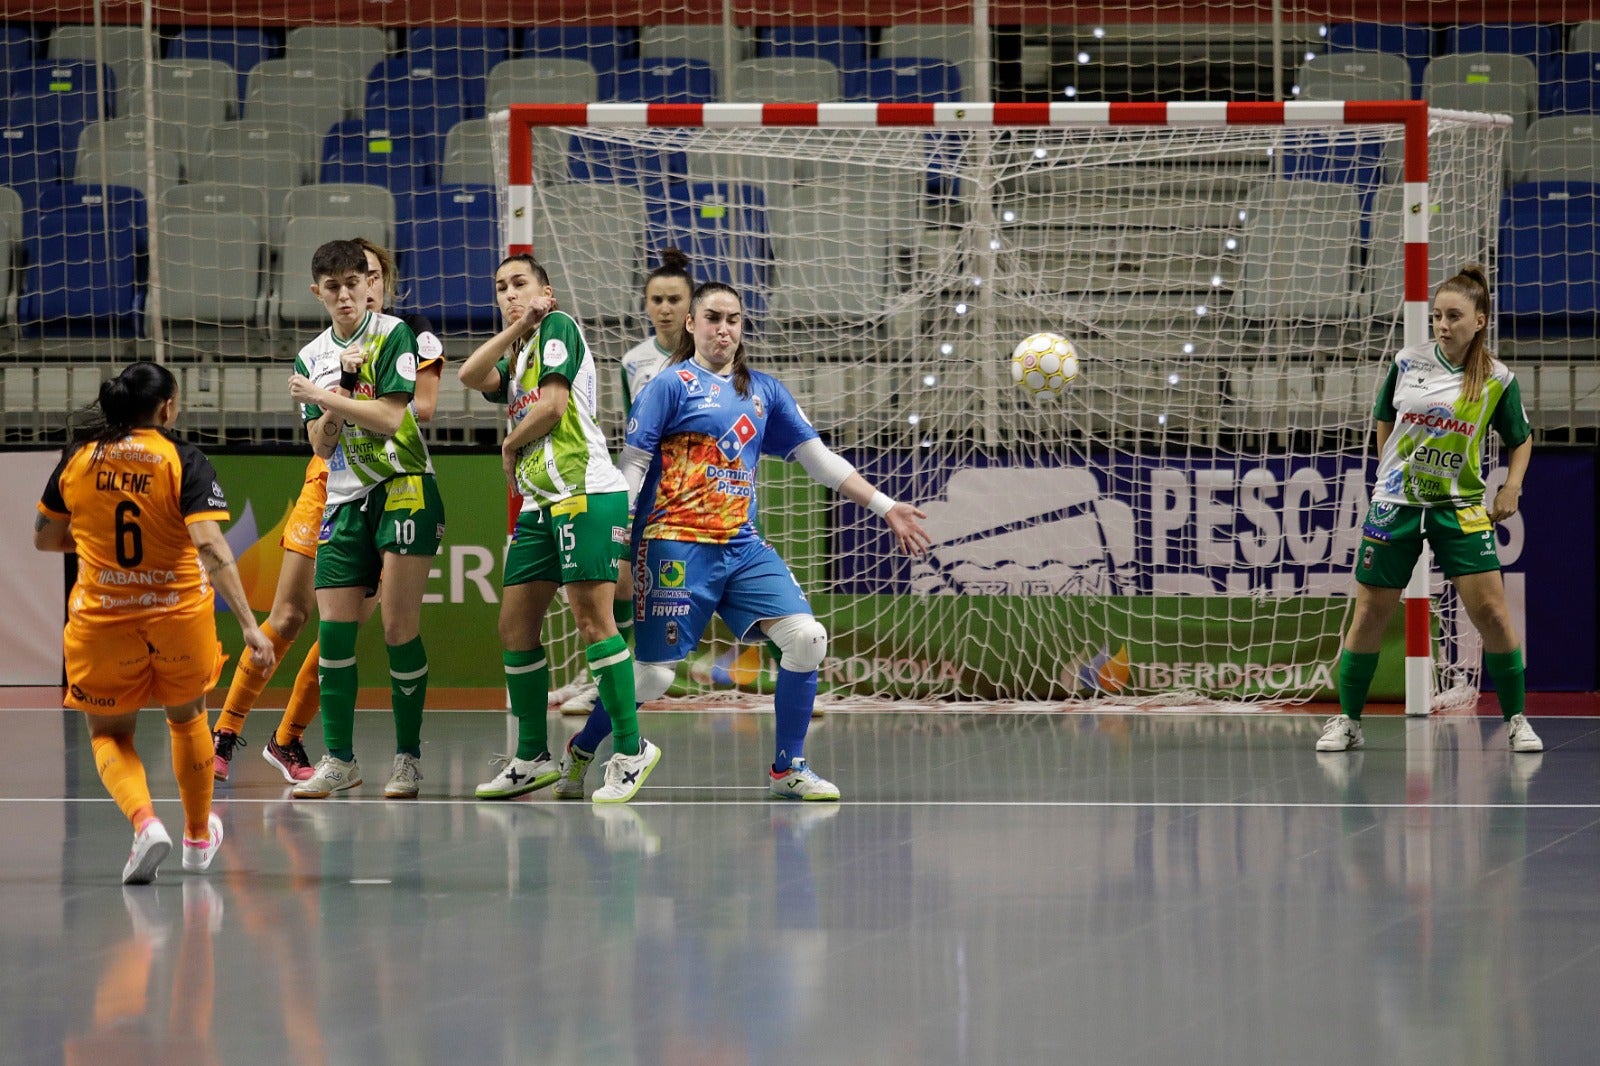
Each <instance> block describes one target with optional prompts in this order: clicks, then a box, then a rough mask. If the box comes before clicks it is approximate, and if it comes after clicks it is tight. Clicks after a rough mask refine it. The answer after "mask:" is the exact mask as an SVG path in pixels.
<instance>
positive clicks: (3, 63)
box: [0, 22, 34, 80]
mask: <svg viewBox="0 0 1600 1066" xmlns="http://www.w3.org/2000/svg"><path fill="white" fill-rule="evenodd" d="M33 50H34V41H33V31H32V30H30V29H29V28H28V27H26V26H21V25H17V24H15V23H10V22H8V23H4V24H0V78H4V79H6V80H9V79H10V76H11V72H12V71H14V70H17V69H19V68H21V67H25V66H27V65H28V64H29V63H32V62H33Z"/></svg>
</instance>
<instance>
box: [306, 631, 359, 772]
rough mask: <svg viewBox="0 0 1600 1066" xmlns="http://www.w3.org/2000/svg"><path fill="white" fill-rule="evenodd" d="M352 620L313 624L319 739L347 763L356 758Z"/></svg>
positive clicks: (354, 633)
mask: <svg viewBox="0 0 1600 1066" xmlns="http://www.w3.org/2000/svg"><path fill="white" fill-rule="evenodd" d="M359 629H360V626H359V625H358V624H357V623H355V622H329V621H326V620H324V621H321V622H319V623H317V641H318V643H319V644H320V647H319V648H318V650H317V681H318V682H319V683H320V684H321V686H322V698H321V701H320V704H321V709H322V740H323V743H324V744H326V745H327V746H328V754H329V755H332V756H333V757H334V758H335V759H343V760H344V761H345V762H349V761H350V760H351V759H354V758H355V757H356V754H355V741H354V739H353V738H354V736H355V731H356V680H357V679H356V632H357V631H358V630H359Z"/></svg>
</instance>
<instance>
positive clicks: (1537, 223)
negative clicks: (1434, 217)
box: [1496, 182, 1600, 332]
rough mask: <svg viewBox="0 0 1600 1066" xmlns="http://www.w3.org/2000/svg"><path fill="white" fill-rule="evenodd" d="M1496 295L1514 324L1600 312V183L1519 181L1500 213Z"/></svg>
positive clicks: (1532, 326) (1535, 324) (1527, 327)
mask: <svg viewBox="0 0 1600 1066" xmlns="http://www.w3.org/2000/svg"><path fill="white" fill-rule="evenodd" d="M1498 280H1499V285H1498V286H1497V290H1496V291H1497V294H1498V295H1497V299H1498V302H1499V304H1500V313H1501V315H1502V316H1503V317H1504V318H1506V319H1509V320H1510V321H1511V325H1512V326H1513V328H1514V329H1516V328H1521V329H1523V330H1524V331H1532V332H1543V331H1545V330H1546V329H1548V328H1549V327H1550V326H1551V325H1552V324H1553V323H1554V322H1555V320H1558V319H1566V320H1569V321H1570V320H1573V319H1580V320H1587V322H1588V325H1590V326H1591V327H1592V325H1593V323H1594V320H1595V319H1596V317H1597V316H1600V185H1593V184H1589V183H1587V182H1530V183H1527V184H1523V185H1514V186H1512V187H1511V190H1510V192H1509V193H1508V194H1507V195H1506V199H1505V202H1504V204H1503V206H1502V208H1501V214H1500V270H1499V279H1498Z"/></svg>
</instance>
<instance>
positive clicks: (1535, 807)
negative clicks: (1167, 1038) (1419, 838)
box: [0, 786, 1600, 811]
mask: <svg viewBox="0 0 1600 1066" xmlns="http://www.w3.org/2000/svg"><path fill="white" fill-rule="evenodd" d="M678 787H680V788H689V786H678ZM718 787H720V788H723V789H726V790H729V791H734V790H735V789H734V787H733V786H718ZM736 790H737V791H741V792H742V791H751V792H753V791H755V790H754V789H748V790H746V789H743V788H739V789H736ZM692 791H705V790H704V789H692ZM113 802H114V801H113V800H112V799H111V797H109V796H106V797H103V798H102V797H95V796H62V797H54V796H9V797H0V804H3V803H113ZM157 802H161V803H177V802H178V800H177V797H161V798H158V800H157ZM287 802H289V801H288V800H283V799H255V798H252V797H240V798H238V799H225V800H217V801H216V804H217V806H219V807H226V806H229V805H241V806H242V805H266V804H269V803H270V804H279V803H287ZM303 802H304V801H302V803H303ZM300 806H301V804H300V803H296V804H295V807H297V808H298V807H300ZM373 806H381V807H390V808H393V809H395V810H404V809H405V808H407V807H414V806H433V807H482V808H484V809H486V810H495V809H504V810H528V809H536V810H559V809H561V808H563V807H571V808H575V809H578V810H582V809H584V808H586V807H587V808H591V809H592V808H593V806H594V804H592V803H589V802H584V803H574V802H571V801H567V802H555V801H549V802H534V803H527V802H523V803H485V802H484V801H482V800H477V799H471V798H465V797H464V798H449V797H442V798H438V799H425V798H418V799H414V800H405V801H404V802H403V803H401V802H396V801H395V800H386V799H382V798H370V799H364V798H361V797H356V796H345V797H342V798H340V799H336V800H313V801H311V803H309V804H306V806H305V809H306V810H308V811H309V810H337V809H339V808H340V807H373ZM628 806H629V807H652V808H662V807H760V808H762V809H764V810H791V809H792V810H811V809H827V805H825V804H819V803H811V804H801V803H799V802H797V801H793V800H779V799H772V800H769V799H766V798H765V797H761V798H751V799H743V800H741V799H725V800H715V799H708V800H696V799H683V800H633V801H632V802H630V803H629V804H628ZM838 806H839V807H842V808H846V809H848V808H851V807H940V808H952V807H955V808H966V807H970V808H974V809H981V808H991V807H992V808H1000V809H1004V808H1008V807H1082V808H1085V809H1107V810H1119V809H1124V808H1126V809H1141V810H1144V809H1152V808H1154V809H1162V808H1173V809H1178V810H1208V809H1215V810H1251V809H1260V810H1313V811H1314V810H1328V811H1338V810H1371V811H1420V810H1430V811H1600V802H1595V803H1405V802H1395V803H1340V802H1337V801H1335V800H1327V801H1322V802H1292V803H1288V802H1286V803H1272V802H1269V801H1265V800H1210V801H1205V800H855V799H847V800H845V801H844V802H842V803H840V804H838Z"/></svg>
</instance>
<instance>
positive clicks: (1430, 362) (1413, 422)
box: [1372, 341, 1532, 508]
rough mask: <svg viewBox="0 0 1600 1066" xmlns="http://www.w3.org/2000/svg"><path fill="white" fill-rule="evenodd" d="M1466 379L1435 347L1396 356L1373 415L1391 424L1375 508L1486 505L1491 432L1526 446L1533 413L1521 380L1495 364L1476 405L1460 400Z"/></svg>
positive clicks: (1511, 444)
mask: <svg viewBox="0 0 1600 1066" xmlns="http://www.w3.org/2000/svg"><path fill="white" fill-rule="evenodd" d="M1462 377H1463V374H1462V370H1461V368H1460V367H1458V366H1453V365H1452V364H1451V363H1450V361H1449V360H1448V359H1446V358H1445V357H1444V353H1443V352H1442V351H1440V350H1439V346H1438V344H1436V343H1434V342H1433V341H1429V342H1428V343H1426V344H1414V345H1412V346H1411V347H1409V348H1402V349H1401V350H1400V351H1399V352H1397V353H1395V357H1394V362H1393V363H1391V364H1390V365H1389V376H1388V377H1386V378H1384V381H1383V387H1382V388H1381V389H1379V390H1378V402H1377V403H1376V404H1374V405H1373V408H1372V415H1373V417H1374V418H1376V419H1377V420H1378V421H1380V422H1392V423H1394V432H1393V433H1391V434H1389V439H1388V441H1387V442H1385V444H1384V446H1383V454H1381V455H1379V456H1378V478H1377V486H1376V488H1375V489H1374V490H1373V493H1372V499H1373V502H1374V503H1402V504H1409V505H1411V506H1413V507H1455V508H1460V507H1474V506H1479V505H1481V504H1482V503H1483V491H1484V485H1483V444H1484V437H1485V435H1486V434H1487V433H1488V431H1489V429H1490V427H1493V428H1494V431H1495V432H1496V433H1498V434H1499V435H1500V439H1501V440H1502V441H1503V442H1504V443H1505V446H1506V447H1507V448H1515V447H1516V446H1517V445H1519V444H1521V443H1522V442H1523V441H1525V440H1527V439H1528V437H1529V436H1530V435H1531V433H1532V431H1531V430H1530V429H1529V428H1528V413H1527V412H1526V411H1525V410H1523V407H1522V390H1521V389H1520V388H1519V387H1518V386H1517V379H1516V377H1515V375H1513V374H1512V373H1511V371H1510V369H1508V368H1507V367H1506V365H1505V364H1504V363H1502V362H1500V360H1498V359H1495V360H1492V361H1491V364H1490V370H1489V375H1488V377H1487V378H1486V379H1485V381H1484V383H1483V392H1482V394H1481V395H1480V396H1479V397H1478V398H1477V399H1476V400H1470V401H1469V400H1466V399H1464V398H1463V397H1462V395H1461V380H1462Z"/></svg>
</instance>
